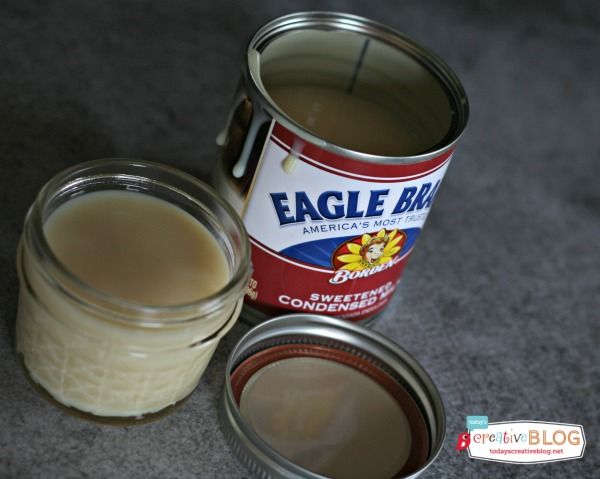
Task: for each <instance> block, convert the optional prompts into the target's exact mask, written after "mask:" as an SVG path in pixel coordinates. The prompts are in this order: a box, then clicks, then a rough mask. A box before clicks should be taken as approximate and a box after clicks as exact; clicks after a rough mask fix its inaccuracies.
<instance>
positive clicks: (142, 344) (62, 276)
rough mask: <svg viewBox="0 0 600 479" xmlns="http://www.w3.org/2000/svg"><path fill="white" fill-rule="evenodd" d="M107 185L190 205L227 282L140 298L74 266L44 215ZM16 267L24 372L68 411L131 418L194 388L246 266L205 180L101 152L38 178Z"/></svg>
mask: <svg viewBox="0 0 600 479" xmlns="http://www.w3.org/2000/svg"><path fill="white" fill-rule="evenodd" d="M106 190H112V191H114V190H117V191H119V190H120V191H123V190H127V191H136V192H139V193H141V194H144V195H149V196H150V197H153V198H158V199H161V200H164V201H166V202H168V203H170V204H171V205H174V206H176V207H178V208H180V209H182V210H183V211H185V212H187V213H189V214H190V215H192V217H193V218H194V219H195V220H197V221H198V222H200V223H201V224H202V225H203V226H204V227H205V228H206V229H207V230H208V232H209V233H210V234H211V235H212V236H213V237H214V238H215V239H216V241H217V243H218V244H219V246H220V247H221V249H222V250H223V252H224V254H225V257H226V259H227V265H228V268H229V276H228V278H229V279H228V281H227V282H226V284H225V286H224V287H222V288H221V289H220V290H219V291H217V292H216V293H214V294H212V295H210V296H208V297H205V298H202V299H199V300H196V301H193V302H189V303H186V304H176V305H169V306H146V305H142V304H137V303H134V302H130V301H126V300H124V299H122V298H119V297H116V296H114V295H111V294H108V293H106V292H103V291H100V290H98V289H95V288H94V287H92V286H90V285H89V284H86V283H85V282H84V281H82V280H81V279H80V278H78V277H77V276H75V275H74V274H73V273H72V272H71V271H69V270H68V269H67V268H66V267H65V266H64V265H63V264H62V263H61V262H60V261H59V260H58V258H57V257H56V256H55V255H54V254H53V252H52V250H51V248H50V246H49V243H48V241H47V238H46V237H45V234H44V223H45V221H46V220H47V219H48V217H49V216H50V215H51V214H52V212H53V211H55V210H56V209H57V208H58V207H59V206H61V205H63V204H64V203H66V202H68V201H71V200H72V199H74V198H78V197H79V196H80V195H86V194H89V193H92V192H97V191H106ZM17 269H18V274H19V281H20V293H19V307H18V313H17V322H16V349H17V353H18V355H19V357H20V359H21V360H22V364H23V365H24V368H25V371H26V372H27V374H28V376H29V378H30V379H31V380H32V381H33V383H34V384H35V385H37V386H38V387H39V388H40V389H41V390H42V392H45V393H47V396H49V397H50V398H51V399H53V400H54V401H56V402H58V403H59V405H62V406H67V407H68V408H69V409H70V410H71V411H72V412H75V413H83V415H84V416H91V417H93V418H95V419H99V420H105V421H108V422H114V421H117V422H120V421H126V422H129V421H131V420H137V419H142V418H151V417H154V416H155V415H157V414H160V413H163V412H165V410H168V409H170V408H171V407H172V406H174V405H175V404H177V403H179V402H180V401H182V400H183V399H185V398H186V397H187V396H188V395H189V394H190V393H191V392H192V391H193V390H194V388H195V387H196V386H197V384H198V381H199V379H200V376H201V375H202V373H203V371H204V369H205V368H206V366H207V364H208V362H209V360H210V358H211V356H212V354H213V352H214V350H215V348H216V347H217V345H218V343H219V340H220V338H221V337H223V335H224V334H225V333H226V332H227V331H228V330H229V329H230V328H231V327H232V326H233V324H234V323H235V321H236V319H237V317H238V315H239V312H240V309H241V305H242V297H243V294H244V290H245V287H246V284H247V281H248V277H249V275H250V269H251V266H250V261H249V244H248V238H247V236H246V232H245V230H244V227H243V225H242V223H241V220H240V219H239V217H238V216H237V214H236V213H235V212H234V211H233V209H232V208H231V207H230V206H229V205H227V204H226V203H225V202H224V201H223V200H221V199H220V198H219V197H218V196H217V195H216V193H215V192H214V191H213V190H212V189H211V188H209V187H207V186H206V185H204V184H203V183H202V182H200V181H199V180H197V179H195V178H194V177H192V176H190V175H187V174H185V173H183V172H180V171H178V170H175V169H173V168H170V167H167V166H162V165H158V164H154V163H148V162H143V161H137V160H120V159H108V160H97V161H92V162H88V163H83V164H80V165H77V166H74V167H72V168H70V169H67V170H65V171H63V172H61V173H59V174H58V175H57V176H55V177H54V178H52V179H51V180H50V181H49V182H48V183H47V184H46V185H45V186H44V187H43V188H42V190H41V191H40V192H39V194H38V196H37V198H36V200H35V201H34V203H33V205H32V206H31V208H30V210H29V212H28V214H27V217H26V219H25V224H24V229H23V234H22V237H21V241H20V244H19V248H18V255H17Z"/></svg>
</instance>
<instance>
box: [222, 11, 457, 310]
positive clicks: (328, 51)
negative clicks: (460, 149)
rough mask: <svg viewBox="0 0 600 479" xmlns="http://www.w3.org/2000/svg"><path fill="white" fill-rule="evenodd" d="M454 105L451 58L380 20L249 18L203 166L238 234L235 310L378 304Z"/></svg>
mask: <svg viewBox="0 0 600 479" xmlns="http://www.w3.org/2000/svg"><path fill="white" fill-rule="evenodd" d="M467 118H468V102H467V98H466V94H465V92H464V89H463V87H462V85H461V84H460V81H459V80H458V78H457V77H456V76H455V74H454V73H453V72H452V71H451V70H450V68H449V67H448V66H447V65H446V64H445V63H444V62H443V61H442V60H441V59H440V58H439V57H437V56H436V55H435V54H434V53H432V52H431V51H429V50H427V49H426V48H423V47H421V46H419V45H417V44H416V43H415V42H414V41H412V40H410V39H409V38H407V37H406V36H404V35H403V34H401V33H398V32H396V31H395V30H393V29H391V28H389V27H386V26H384V25H382V24H379V23H376V22H374V21H371V20H367V19H364V18H361V17H356V16H353V15H347V14H340V13H331V12H309V13H297V14H292V15H288V16H285V17H282V18H279V19H276V20H274V21H272V22H270V23H269V24H267V25H265V26H264V27H263V28H261V29H260V30H259V31H258V32H257V33H256V34H255V35H254V37H253V38H252V40H251V41H250V43H249V46H248V51H247V58H246V61H245V62H244V68H243V73H242V77H241V80H240V83H239V86H238V89H237V93H236V95H235V98H234V102H233V106H232V109H231V113H230V115H229V118H228V119H227V122H226V126H225V128H224V130H223V131H222V132H221V133H220V134H219V135H218V137H217V142H218V144H219V146H220V159H219V163H218V165H217V168H216V170H215V174H214V183H215V185H216V187H217V189H218V190H219V191H220V192H221V193H222V194H223V196H225V198H226V199H227V200H228V201H229V202H230V203H231V204H232V205H233V206H234V208H235V209H236V210H237V211H238V213H240V215H241V216H242V218H243V220H244V224H245V226H246V229H247V230H248V233H249V237H250V241H251V246H252V263H253V266H254V272H253V275H252V278H251V280H250V283H249V288H248V292H247V294H246V297H245V307H244V313H243V314H244V316H245V318H246V319H249V320H250V321H254V322H256V321H260V320H263V319H265V318H266V317H268V316H272V315H273V314H276V313H277V314H278V313H282V312H289V311H300V312H305V313H320V314H325V315H329V316H336V317H340V318H343V319H347V320H351V321H360V322H366V321H368V320H370V319H372V318H373V317H374V316H375V315H377V314H378V313H379V312H381V310H382V309H383V308H384V307H385V306H386V304H387V303H388V302H389V301H390V299H391V297H392V294H393V292H394V290H395V288H396V286H397V284H398V282H399V279H400V276H401V274H402V270H403V268H404V266H405V264H406V261H407V258H408V256H409V255H410V252H411V251H412V249H413V247H414V244H415V242H416V239H417V238H418V236H419V235H420V233H421V229H422V228H423V225H424V223H425V219H426V217H427V215H428V213H429V211H430V209H431V207H432V204H433V201H434V198H435V196H436V194H437V192H438V191H439V188H440V184H441V181H442V178H443V176H444V174H445V172H446V170H447V168H448V166H449V163H450V160H451V159H452V155H453V153H454V149H455V146H456V142H457V141H458V139H459V137H460V136H461V134H462V132H463V130H464V128H465V126H466V123H467Z"/></svg>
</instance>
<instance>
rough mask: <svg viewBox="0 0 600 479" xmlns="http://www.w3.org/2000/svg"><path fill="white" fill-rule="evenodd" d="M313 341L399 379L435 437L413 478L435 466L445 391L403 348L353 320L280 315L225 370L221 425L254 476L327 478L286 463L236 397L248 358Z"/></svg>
mask: <svg viewBox="0 0 600 479" xmlns="http://www.w3.org/2000/svg"><path fill="white" fill-rule="evenodd" d="M294 337H295V338H296V339H297V340H299V338H301V339H302V341H306V340H307V339H313V340H315V341H319V340H320V341H321V342H323V341H327V342H328V344H331V342H336V343H338V344H339V345H343V346H344V347H345V348H346V349H345V351H346V352H352V351H355V352H353V354H357V355H358V353H357V352H356V351H364V352H365V354H366V355H367V356H372V357H374V358H376V359H377V360H378V361H380V362H381V363H382V364H383V365H385V366H386V367H388V368H390V370H391V371H392V372H393V373H395V375H396V376H399V377H400V378H401V379H402V380H403V382H404V383H405V384H404V385H405V386H407V387H406V389H407V390H408V392H409V394H411V395H412V396H413V399H415V401H417V402H418V403H419V405H420V407H421V413H422V415H423V418H424V419H425V422H426V424H427V427H428V429H429V436H430V450H429V454H428V458H427V460H426V462H425V463H424V464H423V465H422V466H421V467H419V468H418V469H417V470H415V471H414V472H412V473H411V474H410V475H408V476H405V477H416V476H418V475H419V474H421V473H422V472H423V471H424V470H425V469H426V468H427V467H429V466H430V465H431V463H433V462H434V461H435V459H436V458H437V456H438V455H439V453H440V452H441V450H442V446H443V443H444V437H445V432H446V419H445V411H444V405H443V402H442V399H441V396H440V393H439V391H438V390H437V388H436V387H435V384H434V383H433V381H432V380H431V378H430V376H429V375H428V374H427V372H426V371H425V370H424V369H423V367H422V366H421V365H419V364H418V362H417V361H416V360H415V359H414V358H413V357H412V356H411V355H410V354H409V353H407V352H406V351H405V350H404V349H403V348H401V347H400V346H399V345H398V344H396V343H395V342H393V341H391V340H389V339H387V338H385V337H384V336H382V335H381V334H379V333H377V332H375V331H373V330H371V329H368V328H365V327H363V326H360V325H358V324H355V323H350V322H348V321H344V320H340V319H336V318H331V317H328V316H321V315H313V314H291V315H284V316H278V317H276V318H273V319H271V320H269V321H266V322H264V323H261V324H260V325H258V326H256V327H254V328H252V329H251V330H250V331H248V332H247V333H246V334H245V335H244V336H243V337H242V338H241V339H240V340H239V341H238V343H237V344H236V345H235V347H234V348H233V349H232V351H231V353H230V355H229V357H228V360H227V365H226V369H225V386H224V391H223V395H222V399H221V404H220V411H219V413H220V423H221V427H222V430H223V432H224V434H225V436H226V439H227V441H228V442H229V444H230V445H231V446H232V448H233V450H234V453H235V454H236V456H238V458H239V459H240V460H241V462H242V463H244V464H245V465H246V466H247V467H248V468H249V469H250V470H251V471H252V472H254V473H256V474H257V476H259V477H265V478H271V477H272V478H298V479H300V478H302V479H321V478H323V477H324V476H322V475H320V474H317V473H314V472H311V471H309V470H307V469H304V468H303V467H301V466H299V465H297V464H295V463H294V462H292V461H290V460H288V459H286V458H284V457H283V456H281V455H280V454H279V453H278V452H277V451H275V450H274V449H273V448H271V447H270V446H269V445H268V444H267V443H266V442H265V441H264V440H263V439H262V438H261V437H260V436H259V435H258V434H257V433H256V432H255V431H254V430H253V429H252V427H251V426H250V425H249V424H248V423H247V422H246V421H245V419H244V418H243V417H242V415H241V412H240V409H239V406H238V405H237V402H236V400H235V397H234V391H233V387H232V382H231V374H232V372H233V371H234V369H235V368H236V367H237V366H238V365H239V364H240V363H241V362H242V361H244V360H245V359H247V358H248V357H250V356H252V355H253V354H256V353H257V352H259V351H262V350H265V348H267V349H268V348H269V347H271V346H274V345H281V344H296V343H295V342H294V340H293V339H291V338H294Z"/></svg>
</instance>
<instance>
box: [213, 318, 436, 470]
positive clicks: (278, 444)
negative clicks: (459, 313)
mask: <svg viewBox="0 0 600 479" xmlns="http://www.w3.org/2000/svg"><path fill="white" fill-rule="evenodd" d="M220 414H221V423H222V427H223V430H224V432H225V435H226V437H227V439H228V441H229V442H230V444H231V445H232V446H233V448H234V450H235V452H236V454H237V455H238V457H239V458H240V459H241V460H242V462H244V463H245V464H246V465H247V466H248V467H249V468H250V469H251V470H252V471H253V472H254V473H255V474H256V475H257V476H258V477H269V478H271V477H272V478H323V477H330V478H344V479H347V478H350V479H351V478H364V477H369V478H373V479H377V478H381V479H384V478H397V477H416V476H417V475H419V474H420V473H421V472H422V471H423V470H424V469H425V468H426V467H427V466H428V465H429V464H431V462H433V460H434V459H435V457H436V456H437V454H438V453H439V451H440V449H441V446H442V444H443V440H444V434H445V414H444V408H443V404H442V401H441V398H440V395H439V392H438V391H437V389H436V388H435V386H434V384H433V382H432V381H431V379H430V378H429V376H428V375H427V373H426V372H425V370H424V369H423V368H422V367H421V366H420V365H419V364H418V363H417V362H416V361H415V360H414V359H413V358H412V357H411V356H410V355H409V354H408V353H407V352H406V351H404V350H403V349H402V348H400V347H399V346H398V345H397V344H396V343H394V342H392V341H390V340H388V339H386V338H385V337H383V336H382V335H380V334H378V333H376V332H374V331H372V330H370V329H367V328H364V327H362V326H359V325H357V324H354V323H350V322H347V321H343V320H339V319H334V318H329V317H326V316H318V315H310V314H294V315H287V316H280V317H278V318H275V319H272V320H270V321H267V322H265V323H262V324H260V325H259V326H257V327H255V328H253V329H252V330H250V331H249V332H248V333H247V334H246V335H245V336H244V337H243V338H242V339H241V340H240V341H239V342H238V344H237V345H236V346H235V348H234V349H233V351H232V352H231V354H230V356H229V359H228V362H227V369H226V380H225V391H224V394H223V398H222V401H221V411H220Z"/></svg>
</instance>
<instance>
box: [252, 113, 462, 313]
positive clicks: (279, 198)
mask: <svg viewBox="0 0 600 479" xmlns="http://www.w3.org/2000/svg"><path fill="white" fill-rule="evenodd" d="M451 158H452V151H447V152H445V153H443V154H441V155H439V156H437V157H434V158H432V159H429V160H426V161H423V162H419V163H412V164H387V163H382V162H378V163H375V162H364V161H359V160H355V159H352V158H347V157H344V156H341V155H337V154H334V153H332V152H329V151H326V150H324V149H322V148H320V147H318V146H316V145H313V144H312V143H307V142H306V141H305V140H302V139H300V138H299V137H297V136H296V135H295V134H294V133H292V132H290V131H289V130H287V129H286V128H284V127H283V126H282V125H280V124H279V123H277V122H275V121H274V120H273V122H272V124H271V130H270V132H269V135H268V137H267V141H266V143H265V146H264V149H263V152H262V156H261V159H260V162H259V164H258V167H257V170H256V172H255V176H254V179H253V184H252V186H251V190H250V194H249V197H248V202H247V204H246V208H245V211H244V213H243V218H244V223H245V225H246V229H247V230H248V234H249V236H250V242H251V245H252V263H253V265H254V273H253V276H252V278H251V280H250V288H249V291H248V293H247V296H246V302H247V303H248V304H249V305H250V306H252V307H254V308H256V309H259V310H263V311H273V310H282V309H283V310H294V311H304V312H312V313H322V314H327V315H331V316H338V317H341V318H345V319H349V320H353V321H360V320H362V319H365V318H367V317H370V316H372V315H373V314H375V313H377V312H378V311H379V310H381V309H382V308H383V307H384V306H385V305H386V304H387V303H388V302H389V300H390V299H391V296H392V293H393V292H394V290H395V288H396V285H397V283H398V281H399V279H400V275H401V273H402V270H403V268H404V266H405V264H406V260H407V258H408V256H409V255H410V252H411V251H412V248H413V246H414V244H415V241H416V239H417V237H418V236H419V233H420V232H421V229H422V227H423V224H424V223H425V219H426V218H427V214H428V213H429V210H430V209H431V205H432V203H433V200H434V198H435V195H436V193H437V191H438V188H439V186H440V183H441V181H442V178H443V176H444V173H445V172H446V169H447V168H448V165H449V163H450V160H451Z"/></svg>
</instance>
